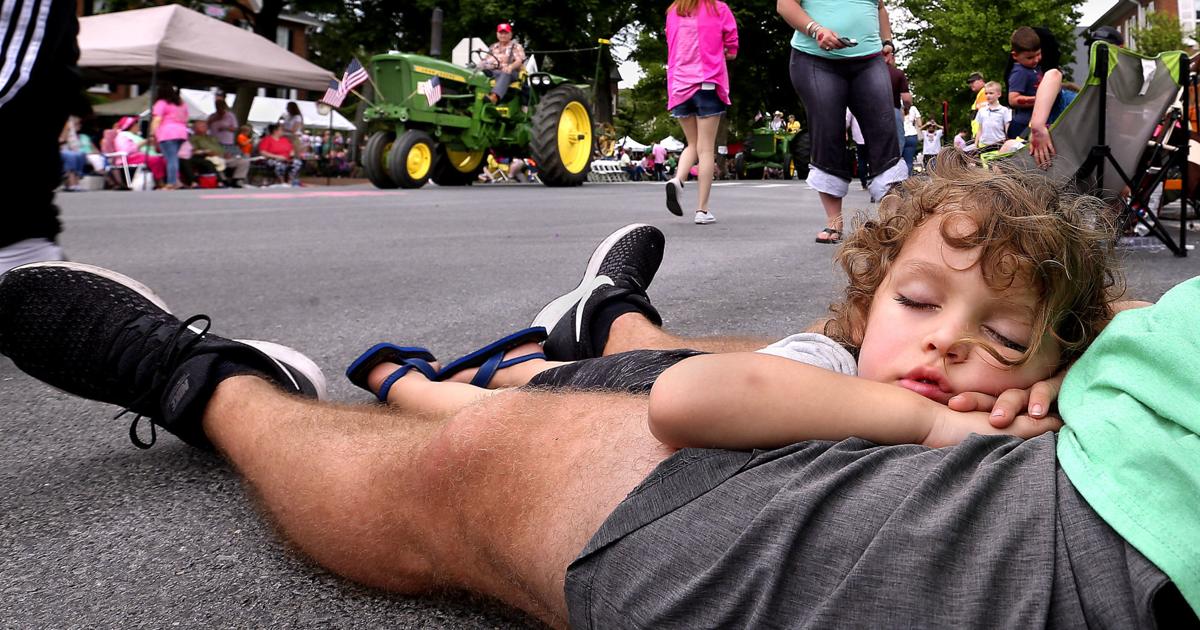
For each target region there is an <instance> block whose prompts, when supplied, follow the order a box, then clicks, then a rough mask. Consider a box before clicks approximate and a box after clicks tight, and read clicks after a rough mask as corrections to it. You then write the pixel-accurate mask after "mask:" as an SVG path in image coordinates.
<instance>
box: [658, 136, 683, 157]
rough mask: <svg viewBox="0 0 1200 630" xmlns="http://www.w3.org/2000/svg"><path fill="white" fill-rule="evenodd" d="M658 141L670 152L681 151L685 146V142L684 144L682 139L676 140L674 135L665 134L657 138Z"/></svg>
mask: <svg viewBox="0 0 1200 630" xmlns="http://www.w3.org/2000/svg"><path fill="white" fill-rule="evenodd" d="M658 143H659V144H661V145H663V148H664V149H666V150H668V151H670V152H672V153H674V152H676V151H682V150H684V149H686V148H687V144H684V142H683V141H682V140H676V139H675V136H667V137H666V138H663V139H662V140H659V141H658Z"/></svg>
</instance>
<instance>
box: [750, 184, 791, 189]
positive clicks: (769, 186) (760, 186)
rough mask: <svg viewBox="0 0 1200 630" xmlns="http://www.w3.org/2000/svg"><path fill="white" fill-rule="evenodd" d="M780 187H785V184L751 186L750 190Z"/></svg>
mask: <svg viewBox="0 0 1200 630" xmlns="http://www.w3.org/2000/svg"><path fill="white" fill-rule="evenodd" d="M780 186H787V184H759V185H757V186H751V188H779V187H780Z"/></svg>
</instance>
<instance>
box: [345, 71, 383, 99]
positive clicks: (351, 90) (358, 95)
mask: <svg viewBox="0 0 1200 630" xmlns="http://www.w3.org/2000/svg"><path fill="white" fill-rule="evenodd" d="M367 76H370V75H367ZM374 83H375V82H374V81H372V82H371V84H372V85H374ZM350 93H351V94H353V95H355V96H357V97H358V98H360V99H362V101H363V102H364V103H366V104H367V105H375V103H372V102H371V101H369V100H367V97H365V96H363V95H362V94H359V93H358V90H355V89H354V88H350ZM375 93H376V94H378V93H379V89H378V88H376V89H375Z"/></svg>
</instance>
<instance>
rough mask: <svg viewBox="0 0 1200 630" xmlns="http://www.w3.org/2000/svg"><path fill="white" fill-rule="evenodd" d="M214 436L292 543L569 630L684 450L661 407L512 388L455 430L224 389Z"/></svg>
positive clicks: (406, 584)
mask: <svg viewBox="0 0 1200 630" xmlns="http://www.w3.org/2000/svg"><path fill="white" fill-rule="evenodd" d="M204 429H205V432H206V434H207V435H208V436H209V437H210V439H211V440H212V441H213V443H214V444H216V445H217V447H218V449H219V450H220V451H221V452H222V453H223V454H225V456H226V457H228V458H229V459H230V460H231V461H232V462H233V464H234V466H235V467H236V468H237V469H238V470H239V471H240V472H241V474H242V475H243V476H244V477H245V478H246V480H247V481H248V482H249V484H250V485H251V486H252V488H253V489H254V491H255V492H256V493H257V495H258V496H259V498H260V499H261V501H262V503H263V505H264V507H265V509H266V511H267V512H268V513H269V514H270V516H271V518H272V519H273V520H274V521H275V523H276V524H277V526H278V527H279V529H280V530H281V532H282V533H283V535H284V536H286V537H287V538H288V540H289V541H291V542H292V543H293V544H295V545H296V546H297V547H298V548H299V549H300V550H301V551H303V552H304V553H306V554H308V555H309V556H311V557H312V558H313V559H314V560H316V561H317V562H318V563H320V564H321V565H323V566H325V567H326V568H328V569H330V570H332V571H334V572H336V573H339V574H341V575H343V576H345V577H348V578H350V579H353V580H356V581H358V582H361V583H364V584H368V585H371V586H375V587H380V588H385V589H389V590H394V591H398V592H402V593H409V594H419V593H426V592H430V591H434V590H440V589H464V590H469V591H473V592H476V593H480V594H483V595H486V596H489V597H493V598H495V599H498V600H500V601H503V602H506V603H508V604H510V605H512V606H515V607H518V608H521V609H523V610H525V611H527V612H529V613H531V614H533V615H535V616H537V617H539V618H541V619H542V620H544V621H546V622H547V623H549V624H551V625H554V626H565V625H566V619H567V610H566V601H565V598H564V593H563V586H564V578H565V574H566V568H567V565H568V564H570V562H571V561H572V560H573V559H574V558H575V556H576V555H577V554H578V553H579V551H580V550H582V548H583V546H584V545H585V544H586V543H587V540H588V539H589V538H590V537H591V535H592V534H593V533H594V532H595V531H596V530H597V529H598V528H599V526H600V524H601V523H602V522H603V520H604V519H605V518H606V517H607V516H608V514H609V513H610V512H611V511H612V510H613V509H614V508H615V507H616V505H617V504H618V503H619V502H620V501H621V500H622V499H623V498H624V497H625V495H626V494H627V493H628V492H629V491H630V490H632V489H633V487H634V486H636V485H637V484H638V483H639V482H640V481H641V480H642V479H643V478H644V477H645V476H646V475H647V474H649V472H650V471H651V470H652V469H653V468H654V466H656V465H657V464H658V463H659V462H660V461H661V460H662V459H664V458H665V457H667V456H668V455H670V453H671V451H670V449H668V448H666V447H664V446H662V445H661V444H659V443H658V442H657V441H656V440H654V438H653V437H652V436H651V435H650V433H649V431H648V429H647V428H646V399H645V398H644V397H642V398H636V397H629V396H620V395H605V394H569V395H566V394H552V393H544V392H525V391H512V392H505V393H503V394H499V395H496V396H492V397H490V398H488V399H486V400H484V401H481V402H480V403H479V404H476V405H473V406H471V407H469V408H467V409H465V410H463V411H460V412H458V413H457V414H455V415H454V416H452V417H448V418H432V417H423V418H422V417H413V416H407V415H403V414H396V413H394V412H389V411H388V410H386V409H383V408H379V407H345V406H334V405H327V404H320V403H314V402H311V401H307V400H302V399H299V398H295V397H292V396H287V395H285V394H282V393H280V392H279V391H278V390H276V389H275V388H274V387H272V386H271V385H269V384H267V383H266V382H264V381H261V380H259V379H257V378H254V377H234V378H231V379H228V380H226V381H224V382H223V383H222V384H221V385H220V386H219V387H218V389H217V391H216V394H215V395H214V396H213V398H212V401H211V402H210V403H209V405H208V408H207V410H206V413H205V417H204Z"/></svg>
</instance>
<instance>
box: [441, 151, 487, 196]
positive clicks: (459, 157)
mask: <svg viewBox="0 0 1200 630" xmlns="http://www.w3.org/2000/svg"><path fill="white" fill-rule="evenodd" d="M482 170H483V151H456V150H454V149H449V148H446V145H444V144H439V145H438V147H437V155H436V157H435V158H434V161H433V183H435V184H437V185H438V186H466V185H468V184H470V183H472V182H474V181H475V178H477V177H479V173H480V172H481V171H482Z"/></svg>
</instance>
